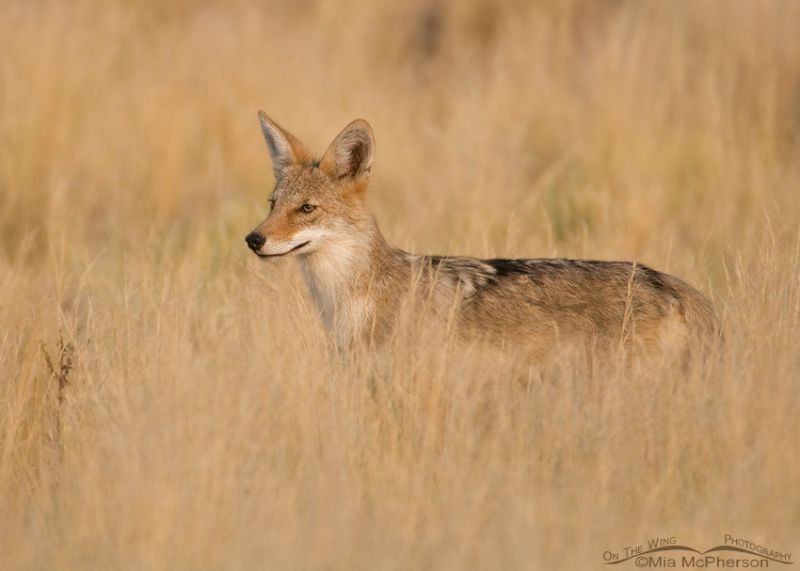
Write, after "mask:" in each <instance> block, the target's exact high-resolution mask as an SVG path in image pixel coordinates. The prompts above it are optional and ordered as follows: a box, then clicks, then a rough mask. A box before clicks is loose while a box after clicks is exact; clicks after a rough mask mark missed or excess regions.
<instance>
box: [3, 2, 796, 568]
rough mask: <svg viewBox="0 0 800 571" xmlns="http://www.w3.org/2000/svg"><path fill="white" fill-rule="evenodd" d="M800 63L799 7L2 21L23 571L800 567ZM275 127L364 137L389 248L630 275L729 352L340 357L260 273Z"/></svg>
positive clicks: (282, 8) (373, 7)
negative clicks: (370, 131)
mask: <svg viewBox="0 0 800 571" xmlns="http://www.w3.org/2000/svg"><path fill="white" fill-rule="evenodd" d="M798 37H800V5H799V4H797V3H794V2H789V1H775V2H758V1H750V0H741V1H739V2H736V3H726V4H724V5H722V4H720V3H719V2H713V1H705V0H693V1H687V2H668V1H663V2H638V1H634V0H631V1H618V2H606V1H603V2H597V1H594V0H591V1H590V0H586V1H583V0H567V1H555V0H553V1H541V2H522V1H519V2H507V3H502V4H499V5H496V4H495V3H493V2H488V1H487V2H484V1H480V0H468V1H463V2H460V3H444V2H442V3H439V2H423V1H421V0H415V1H411V2H402V3H396V2H373V3H369V5H365V4H363V3H360V2H354V1H350V0H343V1H340V2H335V3H334V2H330V3H328V2H314V1H309V2H302V3H296V2H287V1H279V0H276V1H274V2H270V3H267V4H265V5H262V4H260V3H255V2H244V1H241V2H238V1H232V2H231V1H227V2H213V1H207V2H201V3H190V2H185V1H181V2H170V3H161V2H156V1H149V2H144V1H143V2H127V1H123V0H118V1H116V2H99V1H93V0H80V1H77V2H55V1H47V0H42V1H37V2H30V1H23V0H6V1H5V2H3V3H2V4H1V5H0V554H2V556H1V557H0V567H3V568H9V569H54V570H57V569H297V568H309V569H322V568H325V569H331V568H332V569H353V568H360V569H413V568H434V569H468V568H487V569H488V568H504V569H511V568H524V569H531V568H533V569H588V568H596V567H599V566H600V565H601V564H602V562H603V561H602V554H603V552H604V551H605V550H618V549H620V548H621V547H622V546H624V545H631V544H638V543H641V542H643V541H644V540H646V539H647V538H648V537H651V536H654V535H675V536H677V537H678V538H679V539H680V542H681V543H686V544H689V545H693V546H696V547H697V548H698V549H705V548H708V547H710V546H712V545H716V544H718V543H720V542H721V541H722V537H723V535H724V534H726V533H730V534H734V535H739V536H744V537H747V538H749V539H752V540H754V541H758V542H762V543H766V544H768V545H770V546H773V547H774V548H775V549H779V550H783V551H792V550H794V551H795V553H797V552H798V551H800V542H798V537H800V533H799V532H800V485H799V484H800V454H799V453H798V452H799V451H798V440H800V438H798V437H800V422H799V421H798V415H797V411H798V408H800V402H799V401H800V391H798V382H799V381H800V341H798V339H799V338H798V335H797V332H798V331H800V245H799V244H800V191H799V190H798V189H800V160H798V159H799V158H800V50H798V49H797V46H798V44H797V38H798ZM258 108H264V109H266V110H267V111H268V113H270V114H271V115H272V116H273V117H275V118H276V119H277V120H278V121H279V122H281V123H282V124H283V125H285V126H287V127H289V128H290V129H291V130H293V131H294V132H295V134H297V135H298V136H299V137H300V138H302V139H303V140H304V141H306V143H307V144H308V145H309V146H310V147H311V148H314V149H317V150H318V151H322V150H323V149H324V148H325V146H326V145H327V143H328V142H329V141H330V139H331V138H332V137H333V136H334V135H335V134H336V133H337V132H338V130H339V129H341V128H342V127H343V126H344V125H345V124H346V123H347V122H348V121H349V120H351V119H352V118H354V117H357V116H362V117H364V118H366V119H368V120H369V121H370V123H371V124H372V126H373V128H374V130H375V132H376V135H377V154H376V160H375V165H374V169H373V172H374V176H373V183H372V186H371V189H370V197H371V198H370V200H371V205H372V208H373V210H374V212H375V213H376V215H377V217H378V219H379V222H380V223H381V226H382V228H383V230H384V233H385V234H386V235H387V237H388V238H389V239H390V241H392V242H393V243H395V244H398V245H401V246H403V247H405V248H406V249H409V250H412V251H419V252H427V253H441V254H444V253H468V254H473V255H486V256H489V255H493V256H504V257H517V256H518V257H531V256H568V257H592V258H608V259H636V260H638V261H640V262H643V263H647V264H649V265H652V266H654V267H657V268H659V269H663V270H667V271H670V272H672V273H674V274H676V275H679V276H681V277H683V278H685V279H687V280H688V281H690V282H692V283H693V284H695V285H697V286H698V288H699V289H701V290H703V291H705V292H706V293H707V294H708V295H709V296H710V297H711V298H712V299H713V301H714V303H715V305H716V307H717V309H718V311H719V313H720V315H721V317H722V320H723V322H724V326H725V336H726V339H725V346H724V349H722V350H720V351H719V352H717V353H715V354H714V355H712V356H711V358H710V359H709V360H708V362H706V363H703V364H696V366H693V367H691V368H690V369H689V370H672V369H665V370H661V371H658V372H656V373H652V372H648V373H644V372H637V371H635V370H630V369H626V370H623V371H614V370H613V368H612V370H610V371H609V372H606V373H605V374H603V375H597V376H593V377H591V378H590V377H587V376H586V375H585V374H583V373H582V372H581V370H580V369H579V368H577V367H575V366H573V363H571V362H570V361H569V360H568V359H565V360H564V361H562V362H560V363H557V364H556V366H554V368H553V370H552V371H549V372H548V374H547V375H545V376H544V377H535V378H532V379H527V377H525V375H524V374H521V373H520V372H519V371H514V370H512V368H510V366H505V365H504V364H498V363H497V362H496V361H495V360H494V359H489V358H482V357H481V356H480V355H471V354H470V355H466V356H465V355H463V354H459V352H458V351H457V350H451V349H447V348H446V349H439V348H435V347H433V348H432V347H430V346H426V345H425V344H423V343H409V344H408V345H407V346H401V347H400V348H399V349H398V350H397V351H396V352H394V354H392V355H391V356H390V358H388V359H386V360H385V361H384V362H383V363H381V364H378V365H376V364H375V363H374V362H373V361H371V360H370V359H358V358H355V359H351V360H349V361H348V362H347V364H342V362H341V361H340V360H338V359H336V358H335V357H334V356H333V355H331V354H330V349H329V346H328V342H327V339H326V337H325V335H324V333H323V332H322V330H321V326H320V323H319V319H318V318H317V316H316V315H315V312H314V310H313V306H312V304H311V302H310V300H309V298H308V297H307V295H306V293H305V290H304V288H303V286H302V284H301V283H300V281H299V279H298V276H297V271H296V268H295V267H294V266H293V263H292V262H288V261H282V262H275V263H263V262H262V261H261V260H258V259H255V257H254V256H252V255H248V252H247V251H246V249H245V247H244V243H243V237H244V235H245V234H246V233H247V232H248V231H249V230H250V229H252V227H254V226H255V224H256V223H257V222H258V221H259V220H260V218H261V217H262V216H263V214H264V212H265V205H266V197H267V193H268V191H269V189H270V185H271V184H272V183H271V180H270V177H271V170H270V168H269V162H268V157H267V154H266V149H265V147H264V143H263V140H262V139H261V135H260V133H259V130H258V125H257V120H256V116H255V111H256V109H258ZM66 347H70V349H69V351H68V354H67V355H65V350H66V349H65V348H66ZM65 359H66V360H67V361H65ZM65 365H68V366H66V370H65V368H64V367H65ZM65 371H66V372H65ZM64 374H65V375H66V376H64ZM521 379H522V381H521Z"/></svg>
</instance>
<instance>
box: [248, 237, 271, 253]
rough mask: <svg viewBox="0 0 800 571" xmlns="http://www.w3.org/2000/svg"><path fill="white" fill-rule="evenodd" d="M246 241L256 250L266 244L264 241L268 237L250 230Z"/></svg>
mask: <svg viewBox="0 0 800 571" xmlns="http://www.w3.org/2000/svg"><path fill="white" fill-rule="evenodd" d="M244 241H245V242H247V245H248V246H250V249H251V250H253V251H254V252H256V251H258V249H259V248H261V246H263V245H264V242H266V241H267V239H266V238H264V236H262V235H261V234H259V233H258V232H250V233H249V234H248V235H247V237H246V238H245V239H244Z"/></svg>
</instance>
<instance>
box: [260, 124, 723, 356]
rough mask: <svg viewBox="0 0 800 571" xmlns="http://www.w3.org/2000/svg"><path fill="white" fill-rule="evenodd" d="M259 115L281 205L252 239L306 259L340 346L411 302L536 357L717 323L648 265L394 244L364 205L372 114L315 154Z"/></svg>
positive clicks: (383, 325)
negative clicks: (440, 251) (419, 251)
mask: <svg viewBox="0 0 800 571" xmlns="http://www.w3.org/2000/svg"><path fill="white" fill-rule="evenodd" d="M259 117H260V119H261V125H262V129H263V130H264V136H265V138H266V140H267V144H268V148H269V151H270V155H271V157H272V162H273V169H274V172H275V178H276V185H275V190H274V192H273V195H272V200H273V201H274V203H273V205H274V206H273V208H272V210H271V212H270V213H269V215H268V216H267V218H266V219H265V220H264V221H263V222H262V223H261V224H260V225H259V226H258V227H257V228H256V229H255V230H254V232H253V233H251V234H250V235H248V238H247V240H248V244H249V245H250V246H251V248H252V249H254V251H255V252H256V253H257V254H259V255H261V256H279V255H288V254H291V255H294V256H296V257H297V259H298V261H299V263H300V268H301V270H302V273H303V277H304V279H305V281H306V283H307V285H308V288H309V290H310V292H311V295H312V298H313V299H314V302H315V303H316V305H317V308H318V309H319V312H320V315H321V317H322V321H323V324H324V325H325V327H326V329H327V330H328V331H329V332H330V333H331V335H332V336H333V338H334V340H335V342H336V344H337V345H339V346H342V347H346V346H348V345H350V344H352V343H355V342H367V343H370V344H372V343H375V344H380V343H381V342H383V341H384V340H385V339H386V338H387V337H388V336H389V335H390V334H391V333H392V331H393V330H394V328H395V327H396V324H397V319H398V315H399V314H400V312H401V310H402V309H403V303H404V302H407V301H408V300H409V299H412V300H413V299H416V300H417V302H415V303H414V309H415V311H418V312H420V315H422V316H424V318H425V319H428V318H432V319H434V320H438V321H441V322H447V324H448V326H451V327H452V328H453V329H454V330H455V331H457V333H458V335H459V336H460V337H462V338H464V339H469V340H473V341H476V342H479V343H485V344H488V345H491V346H495V347H503V348H505V349H507V350H509V351H513V352H515V353H517V354H519V355H522V356H524V357H526V358H527V359H529V360H531V361H533V362H543V361H545V360H546V359H547V357H548V356H549V355H551V354H552V353H553V351H554V349H555V348H557V347H560V346H561V347H563V346H567V345H575V346H579V347H583V348H585V349H587V350H589V351H592V352H595V351H597V350H603V351H606V350H613V349H618V348H625V349H634V350H637V351H642V352H645V353H649V354H658V353H662V352H664V351H676V352H683V351H685V350H686V349H688V348H689V347H691V346H695V345H698V344H700V343H702V342H703V341H704V340H707V339H709V338H711V337H712V335H713V334H714V332H715V331H716V330H717V322H716V318H715V316H714V312H713V310H712V308H711V305H710V303H709V301H708V300H707V299H706V298H705V297H703V296H702V295H701V294H700V293H699V292H697V291H696V290H695V289H693V288H692V287H691V286H689V285H688V284H686V283H685V282H683V281H681V280H679V279H678V278H675V277H672V276H669V275H666V274H663V273H660V272H657V271H655V270H652V269H650V268H648V267H646V266H641V265H637V264H634V263H630V262H604V261H588V260H565V259H529V260H506V259H491V260H480V259H476V258H469V257H455V256H417V255H412V254H408V253H406V252H404V251H402V250H400V249H398V248H394V247H392V246H390V245H389V244H388V243H387V242H386V241H385V239H384V238H383V236H382V235H381V233H380V231H379V230H378V227H377V225H376V223H375V220H374V218H373V217H372V215H371V214H370V213H369V212H368V211H367V209H366V207H365V205H364V200H363V199H364V194H365V189H366V187H367V184H368V181H369V172H370V169H371V166H372V157H373V151H374V138H373V135H372V130H371V128H370V127H369V125H368V124H367V122H366V121H363V120H356V121H353V122H352V123H351V124H350V125H348V126H347V127H346V128H345V129H344V130H343V131H342V133H340V134H339V135H338V136H337V137H336V139H335V140H334V141H333V143H331V146H330V147H329V148H328V150H327V151H326V153H325V155H324V156H323V158H322V159H321V160H319V161H313V160H312V159H310V155H309V153H308V152H307V151H306V150H305V148H304V147H303V146H302V144H301V143H300V142H299V141H298V140H297V139H296V138H295V137H293V136H292V135H290V134H289V133H288V132H286V131H285V130H283V129H282V128H280V127H278V125H277V124H276V123H275V122H274V121H272V120H271V119H269V118H268V117H267V116H266V115H265V114H263V112H260V113H259ZM304 205H306V206H304ZM304 208H305V209H310V211H308V212H306V211H305V210H304ZM262 242H263V243H262ZM409 293H411V296H409V295H408V294H409Z"/></svg>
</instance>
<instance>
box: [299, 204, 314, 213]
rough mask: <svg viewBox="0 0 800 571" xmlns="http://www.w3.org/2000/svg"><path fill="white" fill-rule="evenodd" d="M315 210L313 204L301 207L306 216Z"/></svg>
mask: <svg viewBox="0 0 800 571" xmlns="http://www.w3.org/2000/svg"><path fill="white" fill-rule="evenodd" d="M315 208H316V206H314V205H313V204H308V203H306V204H304V205H303V206H301V207H300V210H302V211H303V212H305V213H306V214H311V213H312V212H314V209H315Z"/></svg>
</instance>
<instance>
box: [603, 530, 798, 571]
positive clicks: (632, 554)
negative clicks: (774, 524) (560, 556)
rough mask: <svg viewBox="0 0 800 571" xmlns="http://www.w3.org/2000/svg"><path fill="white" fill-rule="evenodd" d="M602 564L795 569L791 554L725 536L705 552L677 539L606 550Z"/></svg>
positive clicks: (657, 538)
mask: <svg viewBox="0 0 800 571" xmlns="http://www.w3.org/2000/svg"><path fill="white" fill-rule="evenodd" d="M603 562H604V563H605V564H606V565H620V566H623V567H624V566H625V565H626V564H628V565H633V566H635V567H637V568H640V569H642V568H652V569H752V568H765V567H770V566H773V567H776V566H779V565H794V561H792V554H791V553H787V552H785V551H778V550H776V549H772V548H771V547H768V546H766V545H762V544H759V543H756V542H753V541H750V540H749V539H744V538H741V537H736V536H734V535H729V534H725V538H724V541H723V542H722V543H721V544H719V545H716V546H714V547H711V548H709V549H706V550H705V551H703V550H700V549H695V548H694V547H691V546H689V545H682V544H679V543H678V539H677V538H676V537H675V536H670V537H656V538H653V539H649V540H647V542H646V543H642V544H639V545H628V546H625V547H623V548H622V549H620V550H618V551H611V550H606V551H604V552H603Z"/></svg>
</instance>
